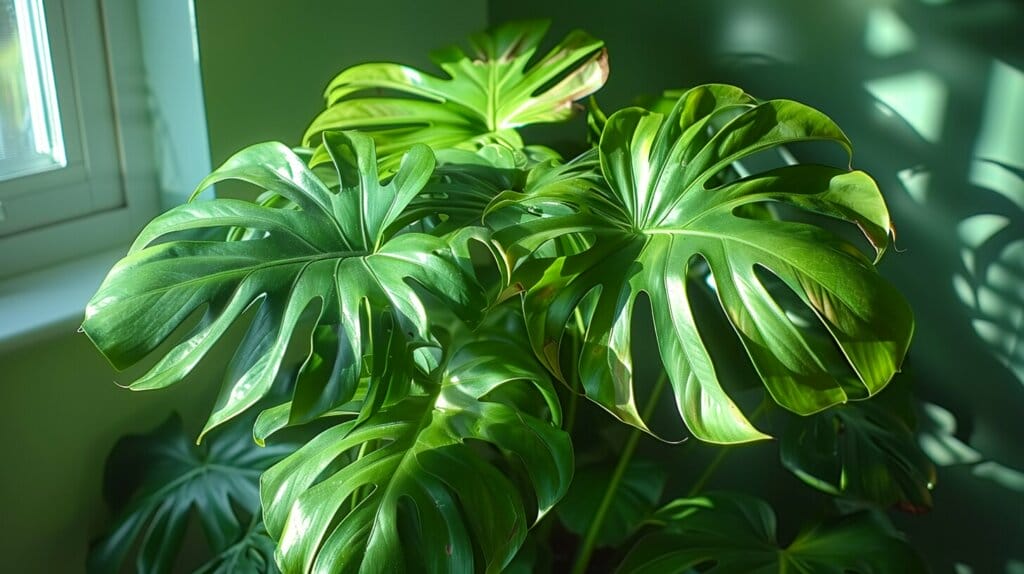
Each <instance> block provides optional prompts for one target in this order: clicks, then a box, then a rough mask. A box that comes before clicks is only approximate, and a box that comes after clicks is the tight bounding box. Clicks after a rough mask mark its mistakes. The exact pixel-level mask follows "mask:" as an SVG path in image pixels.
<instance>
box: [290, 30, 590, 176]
mask: <svg viewBox="0 0 1024 574" xmlns="http://www.w3.org/2000/svg"><path fill="white" fill-rule="evenodd" d="M547 27H548V25H547V23H544V22H510V23H506V24H502V25H500V26H498V27H496V28H494V29H493V30H491V31H490V32H488V33H481V34H476V35H474V36H472V37H471V38H470V39H469V42H470V46H471V47H472V49H473V51H472V53H471V54H466V53H465V52H464V51H463V50H462V49H461V48H459V47H458V46H452V47H449V48H447V49H444V50H441V51H438V52H437V53H435V54H434V55H433V60H434V62H435V63H436V64H437V65H438V66H440V68H441V69H442V70H443V71H444V72H445V73H446V74H447V76H448V77H446V78H441V77H436V76H432V75H430V74H428V73H426V72H423V71H420V70H417V69H415V68H410V67H408V66H402V65H399V64H392V63H370V64H361V65H358V66H353V67H351V68H348V69H346V70H345V71H343V72H341V73H340V74H338V76H337V77H335V78H334V80H333V81H331V83H330V85H329V86H328V87H327V91H326V94H325V96H326V98H327V108H326V109H325V110H324V111H323V112H322V113H321V114H320V115H319V116H317V118H316V119H315V120H313V123H312V125H310V126H309V129H308V130H307V132H306V136H305V140H306V142H307V143H314V144H315V143H318V142H319V140H318V138H319V136H320V134H321V133H322V132H324V131H326V130H338V129H343V130H348V129H357V130H360V131H364V132H367V133H370V134H371V135H373V137H374V139H375V140H376V141H377V145H378V151H379V153H380V155H381V160H382V161H384V162H386V163H387V162H388V158H390V157H392V154H395V153H401V152H403V151H405V150H406V149H408V148H409V147H410V146H411V145H413V144H415V143H425V144H428V145H430V146H431V147H432V148H434V149H436V150H440V149H443V148H450V147H461V148H465V149H473V148H475V147H476V146H477V145H480V144H482V143H486V142H488V141H503V142H508V143H510V144H512V145H514V146H515V147H522V140H521V139H520V138H519V135H518V134H517V133H516V131H515V128H518V127H521V126H525V125H529V124H535V123H543V122H556V121H562V120H565V119H568V118H569V117H571V115H572V113H573V108H572V106H573V102H574V101H576V100H579V99H581V98H584V97H586V96H587V95H589V94H591V93H593V92H595V91H596V90H597V89H598V88H600V87H601V86H602V85H603V84H604V82H605V79H606V78H607V76H608V64H607V55H606V53H605V51H604V49H603V48H602V46H603V43H602V42H601V41H600V40H596V39H594V38H592V37H590V36H589V35H588V34H586V33H585V32H581V31H574V32H571V33H570V34H569V35H568V36H566V38H565V39H564V40H562V41H561V42H559V43H558V44H557V45H556V46H555V47H553V48H552V49H551V51H549V52H548V53H547V54H546V55H545V56H543V57H542V58H540V59H539V60H537V61H536V62H531V60H532V59H533V57H534V55H535V54H536V52H537V48H538V47H539V45H540V42H541V40H542V39H543V37H544V33H545V32H546V31H547ZM323 159H326V157H325V156H324V155H323V154H318V156H317V157H315V158H314V163H317V162H318V161H320V160H323Z"/></svg>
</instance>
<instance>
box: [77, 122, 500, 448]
mask: <svg viewBox="0 0 1024 574" xmlns="http://www.w3.org/2000/svg"><path fill="white" fill-rule="evenodd" d="M324 144H325V146H326V148H327V149H328V151H329V152H330V154H331V157H332V161H333V163H334V165H335V167H336V170H337V177H338V180H339V182H340V190H338V191H331V190H329V189H328V188H327V186H326V185H325V184H324V183H323V182H322V181H321V180H320V179H319V178H318V177H317V176H316V175H315V174H313V172H311V171H310V170H309V169H308V168H307V167H306V165H305V164H304V163H303V162H302V161H301V160H300V159H299V158H298V156H296V155H295V154H294V153H293V152H292V151H291V150H289V149H288V148H286V147H285V146H283V145H280V144H276V143H267V144H259V145H255V146H252V147H250V148H247V149H245V150H243V151H242V152H240V153H238V154H237V155H235V156H234V157H232V158H231V159H229V160H228V161H227V162H226V163H225V164H224V165H223V166H222V167H220V168H219V169H218V170H217V171H215V172H214V173H212V174H211V175H210V176H209V177H207V178H206V180H204V181H203V183H202V184H201V185H200V189H202V188H204V187H206V186H209V185H211V184H213V183H216V182H218V181H222V180H225V179H238V180H242V181H246V182H249V183H252V184H255V185H257V186H259V187H262V188H264V189H266V190H268V191H270V192H273V193H275V194H277V195H280V196H282V197H284V198H285V199H287V200H288V201H289V202H290V203H291V204H294V206H296V207H297V209H292V208H290V207H286V208H275V207H273V206H272V205H271V204H267V205H261V204H252V203H248V202H244V201H238V200H230V199H216V200H212V201H198V202H193V203H189V204H186V205H183V206H180V207H177V208H175V209H172V210H170V211H169V212H167V213H165V214H164V215H161V216H160V217H157V218H156V219H155V220H154V221H152V222H151V223H150V224H149V225H148V226H146V228H145V229H144V230H143V231H142V233H141V234H140V236H139V238H138V239H137V241H136V242H135V244H134V246H133V247H132V250H131V252H130V253H129V255H128V256H127V257H125V258H124V259H123V260H121V261H120V262H119V263H118V264H117V265H116V266H115V267H114V269H113V270H112V271H111V272H110V274H109V275H108V276H107V278H106V280H105V281H104V282H103V284H102V285H101V287H100V289H99V291H98V292H97V293H96V295H95V296H94V297H93V299H92V300H91V301H90V302H89V306H88V309H87V310H86V320H85V323H84V324H83V326H82V327H83V329H84V331H85V332H86V334H88V335H89V337H90V338H91V339H92V341H93V342H94V343H95V344H96V345H97V346H98V347H99V348H100V349H101V350H102V351H103V353H104V354H105V355H106V356H107V358H108V359H109V360H110V361H111V363H112V364H113V365H114V366H115V367H117V368H124V367H127V366H129V365H132V364H135V363H137V362H139V361H140V360H141V359H143V358H144V357H145V356H146V355H147V354H149V353H150V352H152V351H153V350H154V349H156V348H157V347H158V346H159V345H160V344H161V343H163V342H164V340H165V339H167V338H168V337H169V336H171V334H172V333H173V332H174V331H175V330H176V329H177V328H178V327H179V325H181V324H182V323H183V322H184V321H185V320H186V319H187V318H188V317H189V316H190V315H192V314H194V313H195V314H201V319H200V321H199V323H198V324H197V325H196V326H195V327H194V328H192V330H191V331H190V332H188V333H187V334H186V335H185V336H184V337H183V338H182V340H181V341H180V342H178V343H177V344H175V345H174V346H173V347H171V348H170V349H169V350H166V351H162V356H161V358H160V360H159V361H158V362H157V363H156V365H154V366H153V367H152V368H150V369H149V371H148V372H146V373H145V374H143V375H142V376H141V377H140V378H138V379H137V380H135V381H134V382H133V383H131V384H130V385H129V387H130V388H133V389H153V388H160V387H165V386H167V385H170V384H173V383H175V382H177V381H179V380H181V379H182V378H183V377H185V376H186V375H187V374H188V373H189V372H191V371H192V370H193V368H194V367H195V366H196V364H197V363H198V362H199V360H200V359H201V358H202V357H203V356H204V355H205V354H206V353H207V352H208V351H209V350H210V348H212V347H213V346H214V345H215V344H216V343H217V342H218V341H219V340H221V339H222V338H223V337H224V334H225V332H227V330H228V328H229V327H230V326H231V325H232V324H233V323H235V322H236V321H237V320H238V319H239V318H240V317H242V316H243V315H245V316H248V317H251V320H250V322H249V326H248V330H247V331H246V333H245V336H244V337H243V339H242V341H241V342H240V343H239V345H238V348H237V350H236V352H235V355H234V357H233V359H232V360H231V362H230V363H229V365H228V367H227V372H226V375H225V383H224V386H223V388H222V391H221V394H220V396H219V397H218V399H217V402H216V405H215V407H214V410H213V413H212V414H211V416H210V420H209V422H208V423H207V425H206V428H205V429H204V432H206V431H208V430H209V429H211V428H213V427H214V426H216V425H218V424H220V423H222V422H223V421H225V420H227V419H229V418H231V417H233V416H235V415H237V414H238V413H240V412H242V411H243V410H244V409H246V408H248V407H249V406H251V405H253V404H254V403H256V401H258V400H259V399H260V398H261V397H263V396H264V395H266V394H267V392H268V391H269V390H270V388H271V385H272V384H273V382H274V380H275V378H276V377H277V375H278V374H279V372H280V371H281V365H282V361H283V359H284V357H285V351H286V350H287V348H288V344H289V341H290V340H291V339H292V338H293V336H294V335H295V333H296V331H297V329H298V327H299V325H300V323H302V322H304V321H305V320H306V319H304V314H307V313H309V312H310V311H313V320H315V321H316V322H318V323H320V324H322V325H325V326H329V327H330V328H332V329H333V330H334V338H333V342H334V344H335V345H336V348H335V350H334V351H333V353H331V356H332V357H333V359H334V360H333V363H332V365H333V367H334V368H335V369H336V371H337V372H335V373H334V376H329V377H323V376H300V379H299V381H298V383H297V385H296V389H295V395H296V400H295V401H294V402H293V406H294V407H295V410H293V412H292V416H293V418H295V419H296V420H308V419H310V418H313V417H315V416H316V415H318V414H320V413H322V412H325V411H327V410H329V409H330V408H332V407H333V406H336V405H339V404H343V403H345V402H347V401H349V400H351V398H352V396H353V394H354V393H355V389H356V388H357V386H358V381H359V379H360V377H361V376H362V375H363V374H364V371H367V372H368V374H370V375H371V380H373V381H374V385H373V387H372V389H371V391H372V392H371V395H372V397H373V400H370V401H367V405H368V408H369V409H370V410H372V409H373V408H377V407H379V406H381V405H382V404H384V403H385V402H388V401H395V400H399V399H400V398H401V397H402V396H403V395H404V393H405V390H406V389H405V386H407V384H408V380H409V376H408V374H409V372H410V371H411V362H410V360H409V359H408V357H409V356H410V352H409V351H410V349H411V348H412V347H414V346H415V345H420V344H423V343H425V342H429V340H430V334H429V327H430V319H429V315H430V314H429V313H428V307H430V306H431V305H432V304H434V302H435V301H439V302H441V303H443V305H445V306H446V307H448V308H450V309H452V310H453V311H455V312H456V313H457V314H459V315H460V316H462V317H463V318H472V316H473V315H474V314H476V313H478V312H479V311H480V310H481V309H482V308H483V307H484V301H483V297H482V294H481V292H480V289H479V287H478V286H477V285H476V284H475V281H474V280H473V278H472V275H471V274H470V273H469V272H468V271H469V270H468V268H467V265H466V264H465V263H464V262H461V261H460V260H459V258H458V257H455V256H454V255H453V253H452V250H451V249H450V247H449V245H448V244H447V243H446V242H445V241H444V240H442V239H440V238H438V237H435V236H431V235H426V234H420V233H405V234H398V235H396V233H395V230H394V229H392V228H393V225H392V224H393V223H394V222H395V221H396V220H397V219H398V218H399V215H400V214H401V212H402V210H403V209H404V208H405V207H406V206H407V205H408V204H409V202H410V201H411V200H412V199H413V197H415V195H416V194H417V193H418V192H419V191H420V189H421V188H422V186H423V185H424V183H425V182H426V181H427V179H428V178H429V177H430V174H431V173H432V170H433V168H434V157H433V154H432V153H431V152H430V149H429V148H427V147H426V146H415V147H413V148H412V149H411V150H410V151H409V153H408V154H406V155H405V157H404V158H403V159H402V164H401V167H400V168H399V170H398V172H397V173H396V174H395V175H394V177H393V178H392V179H391V180H390V181H389V182H387V183H386V184H381V183H380V182H379V181H378V179H377V164H376V156H375V153H374V148H373V141H372V140H371V139H370V138H369V137H367V136H364V135H360V134H356V133H351V134H344V133H328V134H325V135H324ZM237 227H244V228H246V229H248V230H250V231H247V232H246V233H244V234H243V235H242V238H243V239H244V240H240V241H235V240H230V239H232V238H235V237H236V234H235V233H234V232H231V233H227V234H226V236H227V237H226V238H227V239H228V240H216V239H205V240H189V239H187V238H184V239H183V238H182V237H181V234H182V233H184V232H189V231H192V230H197V229H199V230H202V229H210V228H225V229H231V228H237ZM421 288H422V289H425V290H426V291H428V292H430V293H431V294H432V297H431V298H424V297H423V296H422V294H421V291H420V289H421ZM435 306H436V305H435ZM364 356H371V357H374V359H375V360H372V361H369V364H368V365H365V369H364V362H366V361H364V360H363V359H364ZM306 367H307V368H308V369H313V368H314V367H315V365H313V364H312V363H310V362H307V364H306ZM305 371H306V368H304V372H305ZM392 383H393V384H392ZM369 412H370V411H369V410H368V411H367V414H369Z"/></svg>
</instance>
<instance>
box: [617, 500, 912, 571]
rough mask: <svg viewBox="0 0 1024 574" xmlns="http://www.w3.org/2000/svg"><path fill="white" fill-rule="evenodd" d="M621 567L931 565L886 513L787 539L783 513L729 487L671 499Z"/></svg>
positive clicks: (900, 568)
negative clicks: (781, 530)
mask: <svg viewBox="0 0 1024 574" xmlns="http://www.w3.org/2000/svg"><path fill="white" fill-rule="evenodd" d="M653 522H654V523H655V524H658V525H659V529H658V530H657V531H655V532H653V533H651V534H649V535H646V536H645V537H643V538H641V539H640V540H639V541H638V542H637V543H636V545H635V546H634V547H633V548H632V549H631V550H630V552H629V554H627V555H626V557H625V559H624V560H623V561H622V564H621V565H620V566H619V568H618V570H617V572H620V573H622V574H679V573H682V572H687V571H689V570H690V569H691V568H694V569H696V568H697V567H698V566H699V567H700V572H706V573H709V574H711V573H714V574H727V573H728V574H732V573H734V572H744V573H746V574H770V573H778V574H782V573H784V572H785V573H799V574H889V573H891V572H903V573H905V574H914V573H917V572H925V571H926V569H925V567H924V564H923V563H922V562H921V559H920V558H919V557H918V556H917V555H916V554H915V553H914V551H913V550H912V549H911V547H910V545H909V544H907V542H906V541H905V540H903V538H902V537H901V536H900V535H899V534H898V533H896V532H895V531H894V530H893V528H892V526H891V525H889V524H888V522H887V521H886V520H885V519H884V517H882V516H880V515H877V514H872V513H869V512H862V513H858V514H854V515H851V516H847V517H844V518H842V519H839V520H836V521H833V522H831V523H827V524H821V525H815V526H812V527H810V528H807V529H805V530H803V531H802V532H801V533H800V534H798V535H797V537H796V539H795V540H793V542H791V543H790V544H789V545H787V546H781V545H780V544H779V541H778V537H777V534H776V530H775V513H774V512H772V509H771V507H769V506H768V505H767V504H765V503H764V502H762V501H760V500H757V499H755V498H752V497H749V496H745V495H739V494H733V495H727V494H722V493H715V494H709V495H707V496H702V497H699V498H685V499H679V500H675V501H673V502H671V503H670V504H668V505H667V506H665V507H664V508H663V509H661V510H660V511H658V514H657V516H656V517H655V519H654V521H653Z"/></svg>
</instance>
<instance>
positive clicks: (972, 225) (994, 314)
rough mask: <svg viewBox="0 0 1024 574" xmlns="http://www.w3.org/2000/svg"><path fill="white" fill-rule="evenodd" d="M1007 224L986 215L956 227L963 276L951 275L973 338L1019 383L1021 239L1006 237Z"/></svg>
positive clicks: (1023, 298) (1022, 359)
mask: <svg viewBox="0 0 1024 574" xmlns="http://www.w3.org/2000/svg"><path fill="white" fill-rule="evenodd" d="M1012 223H1013V222H1012V221H1011V219H1010V218H1009V217H1006V216H1003V215H998V214H990V213H985V214H979V215H974V216H971V217H968V218H967V219H965V220H963V221H962V222H960V224H959V225H958V226H957V235H958V237H959V239H960V242H961V244H962V245H963V247H962V248H961V250H960V257H961V259H962V261H963V265H964V272H963V273H960V274H956V275H954V276H953V289H954V291H955V292H956V294H957V297H958V298H959V299H960V301H961V302H962V303H963V304H964V305H965V306H966V307H967V309H968V311H969V312H970V315H971V317H970V320H971V326H972V327H973V328H974V332H975V333H976V334H977V336H978V338H979V339H981V340H982V341H983V342H984V343H985V344H986V346H987V347H988V349H989V350H990V352H991V353H992V354H993V355H994V356H995V357H996V358H997V359H998V360H999V361H1000V362H1001V363H1003V365H1005V366H1006V367H1007V368H1008V369H1010V371H1011V372H1013V374H1014V375H1015V376H1016V377H1017V379H1018V380H1019V381H1021V383H1024V340H1022V339H1024V280H1022V279H1024V237H1020V238H1017V237H1015V235H1012V234H1011V233H1013V231H1012V228H1011V225H1012ZM1007 232H1009V233H1007Z"/></svg>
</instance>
